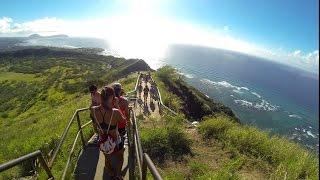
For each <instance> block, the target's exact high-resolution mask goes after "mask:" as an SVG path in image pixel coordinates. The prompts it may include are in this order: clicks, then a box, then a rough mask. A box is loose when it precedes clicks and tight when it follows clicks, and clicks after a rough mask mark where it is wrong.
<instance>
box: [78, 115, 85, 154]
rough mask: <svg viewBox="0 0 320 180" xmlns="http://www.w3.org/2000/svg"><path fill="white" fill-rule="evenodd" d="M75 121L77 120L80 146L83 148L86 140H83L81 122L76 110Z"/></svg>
mask: <svg viewBox="0 0 320 180" xmlns="http://www.w3.org/2000/svg"><path fill="white" fill-rule="evenodd" d="M77 122H78V127H79V131H80V137H81V142H82V148H83V149H85V147H86V142H85V140H84V137H83V132H82V128H81V123H80V117H79V113H78V112H77Z"/></svg>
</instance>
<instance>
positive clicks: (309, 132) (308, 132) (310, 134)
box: [307, 131, 316, 138]
mask: <svg viewBox="0 0 320 180" xmlns="http://www.w3.org/2000/svg"><path fill="white" fill-rule="evenodd" d="M307 134H308V135H309V136H311V137H313V138H316V136H315V135H314V134H312V133H311V131H307Z"/></svg>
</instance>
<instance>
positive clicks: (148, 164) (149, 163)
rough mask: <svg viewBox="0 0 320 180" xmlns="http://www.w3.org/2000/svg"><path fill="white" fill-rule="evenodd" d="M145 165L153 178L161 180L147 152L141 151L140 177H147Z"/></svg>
mask: <svg viewBox="0 0 320 180" xmlns="http://www.w3.org/2000/svg"><path fill="white" fill-rule="evenodd" d="M147 167H148V168H149V169H150V172H151V174H152V176H153V178H154V179H156V180H162V177H161V175H160V174H159V172H158V171H157V168H156V166H155V165H154V164H153V162H152V160H151V159H150V157H149V155H148V154H147V153H143V166H142V179H143V180H145V179H147Z"/></svg>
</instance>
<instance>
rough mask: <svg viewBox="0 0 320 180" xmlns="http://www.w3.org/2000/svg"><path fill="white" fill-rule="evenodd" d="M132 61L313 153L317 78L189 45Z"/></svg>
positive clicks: (64, 43)
mask: <svg viewBox="0 0 320 180" xmlns="http://www.w3.org/2000/svg"><path fill="white" fill-rule="evenodd" d="M0 41H1V39H0ZM0 44H1V43H0ZM2 44H3V43H2ZM16 45H43V46H57V47H67V48H76V47H98V48H104V49H106V54H111V55H117V56H121V54H119V53H117V50H114V49H113V50H111V49H110V48H109V45H108V43H107V42H105V41H102V40H99V39H93V38H61V37H60V38H41V39H29V40H28V39H26V40H25V39H24V40H23V41H22V42H19V43H16ZM126 58H127V57H126ZM135 58H143V59H145V60H146V62H147V63H148V64H149V65H151V67H153V68H157V67H160V66H162V65H171V66H173V67H175V68H176V69H177V70H178V71H179V72H180V73H181V74H183V75H184V76H185V79H186V81H187V82H188V83H190V84H191V85H193V86H194V87H196V88H197V89H199V90H200V91H201V92H203V93H204V94H206V95H207V96H209V97H210V98H212V99H213V100H214V101H218V102H221V103H223V104H225V105H226V106H228V107H230V108H231V109H232V110H233V111H234V113H235V114H236V116H237V117H238V118H239V119H240V121H241V122H242V123H244V124H250V125H253V126H256V127H258V128H260V129H262V130H265V131H268V132H270V133H271V134H278V135H281V136H285V137H287V138H288V139H291V140H292V141H295V142H298V143H300V144H302V145H304V146H306V147H307V148H309V149H312V150H314V151H316V152H317V153H318V149H319V133H318V131H319V78H318V75H316V74H312V73H309V72H306V71H303V70H299V69H296V68H293V67H289V66H286V65H282V64H278V63H275V62H272V61H269V60H265V59H262V58H258V57H254V56H250V55H246V54H242V53H238V52H233V51H228V50H221V49H215V48H208V47H201V46H192V45H171V46H169V47H168V49H167V50H166V52H165V54H164V55H163V56H162V58H160V59H159V58H158V59H157V58H146V57H135Z"/></svg>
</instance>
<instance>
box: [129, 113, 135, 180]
mask: <svg viewBox="0 0 320 180" xmlns="http://www.w3.org/2000/svg"><path fill="white" fill-rule="evenodd" d="M131 111H132V110H131ZM130 114H131V115H133V114H132V113H130ZM128 132H130V134H129V136H128V137H129V143H128V144H129V157H130V158H129V179H130V180H134V179H135V175H134V173H135V154H134V149H135V147H134V145H135V142H134V136H133V122H130V126H129V131H128Z"/></svg>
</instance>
